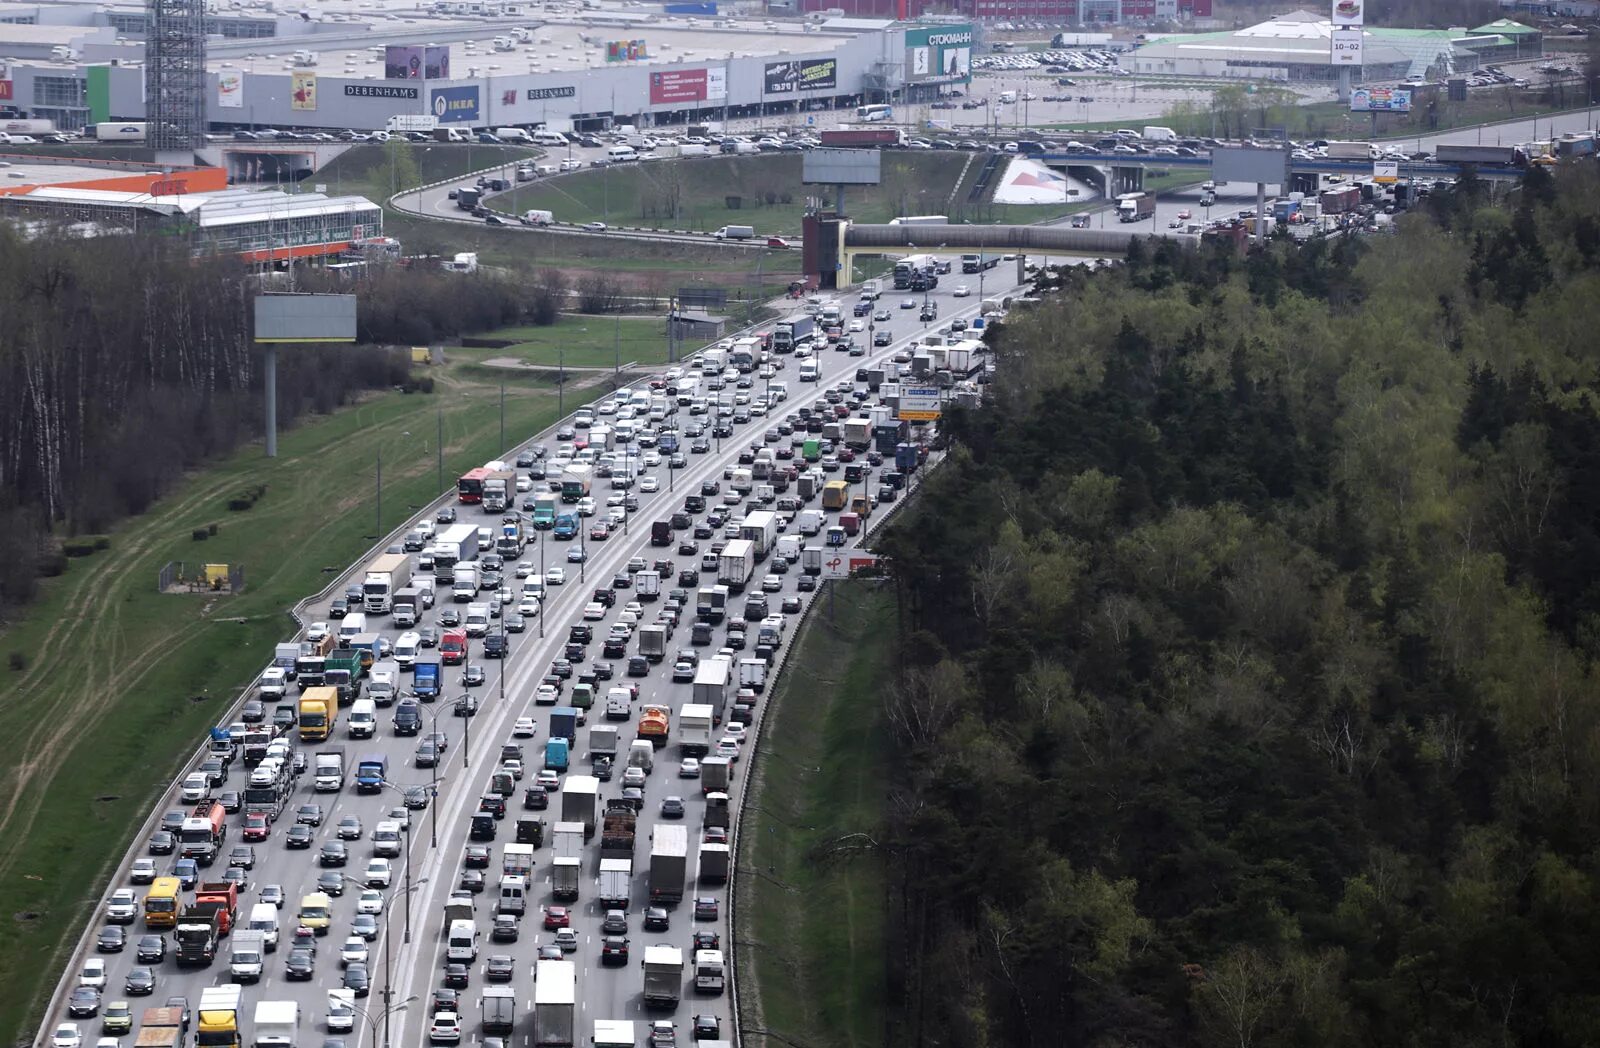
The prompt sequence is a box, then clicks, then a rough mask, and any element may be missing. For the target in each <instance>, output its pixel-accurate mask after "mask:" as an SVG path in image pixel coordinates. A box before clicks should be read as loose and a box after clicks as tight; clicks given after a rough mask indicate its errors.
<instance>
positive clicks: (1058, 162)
mask: <svg viewBox="0 0 1600 1048" xmlns="http://www.w3.org/2000/svg"><path fill="white" fill-rule="evenodd" d="M1030 159H1032V160H1037V161H1038V162H1039V163H1041V164H1045V165H1046V166H1048V167H1056V168H1072V167H1079V168H1083V167H1088V168H1094V169H1095V171H1096V172H1097V173H1099V174H1101V175H1102V176H1104V179H1103V181H1101V182H1100V187H1099V188H1100V190H1101V191H1102V192H1103V193H1105V195H1106V196H1116V195H1117V194H1118V193H1136V192H1138V191H1139V190H1141V189H1143V188H1144V174H1145V172H1146V171H1148V170H1149V169H1151V168H1157V169H1159V170H1163V171H1174V172H1180V171H1192V172H1193V173H1194V176H1195V180H1196V181H1203V180H1205V179H1209V178H1212V177H1213V175H1212V170H1211V157H1209V156H1151V155H1149V154H1145V153H1103V152H1082V151H1073V152H1055V153H1035V154H1033V155H1032V156H1031V157H1030ZM1399 164H1400V177H1401V178H1402V179H1407V178H1433V179H1455V178H1460V177H1461V176H1462V175H1463V174H1465V173H1466V172H1467V170H1468V169H1469V168H1470V169H1471V170H1472V172H1473V173H1474V174H1475V175H1476V176H1477V177H1478V178H1484V179H1492V180H1509V181H1514V180H1516V179H1520V178H1521V177H1522V176H1523V174H1524V173H1525V172H1524V171H1523V170H1522V169H1521V168H1515V167H1494V166H1492V165H1481V166H1480V165H1472V164H1438V163H1432V162H1428V161H1421V160H1402V161H1399ZM1289 175H1290V177H1291V178H1293V179H1295V180H1296V181H1299V180H1301V179H1304V180H1306V181H1307V182H1310V181H1311V180H1312V179H1313V178H1315V177H1316V176H1319V175H1343V176H1344V177H1346V178H1368V177H1371V175H1372V161H1370V160H1330V159H1322V158H1318V159H1315V160H1290V161H1289ZM1312 184H1313V185H1314V183H1312Z"/></svg>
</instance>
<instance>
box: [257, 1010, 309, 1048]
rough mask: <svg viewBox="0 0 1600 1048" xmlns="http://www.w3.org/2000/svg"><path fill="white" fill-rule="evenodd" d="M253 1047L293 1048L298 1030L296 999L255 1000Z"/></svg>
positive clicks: (298, 1012)
mask: <svg viewBox="0 0 1600 1048" xmlns="http://www.w3.org/2000/svg"><path fill="white" fill-rule="evenodd" d="M255 1031H256V1039H255V1048H295V1043H296V1040H297V1038H298V1036H299V1031H300V1004H299V1002H297V1001H257V1002H256V1022H255Z"/></svg>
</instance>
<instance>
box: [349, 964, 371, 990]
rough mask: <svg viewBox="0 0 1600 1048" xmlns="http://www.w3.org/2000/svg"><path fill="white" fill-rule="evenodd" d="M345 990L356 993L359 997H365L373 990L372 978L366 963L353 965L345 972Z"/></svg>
mask: <svg viewBox="0 0 1600 1048" xmlns="http://www.w3.org/2000/svg"><path fill="white" fill-rule="evenodd" d="M344 988H345V989H346V990H350V991H352V992H354V993H355V995H356V996H357V997H365V996H367V994H368V993H369V992H370V991H371V990H372V976H371V975H369V974H368V973H367V966H366V964H364V963H352V964H351V965H350V966H349V967H347V968H345V970H344Z"/></svg>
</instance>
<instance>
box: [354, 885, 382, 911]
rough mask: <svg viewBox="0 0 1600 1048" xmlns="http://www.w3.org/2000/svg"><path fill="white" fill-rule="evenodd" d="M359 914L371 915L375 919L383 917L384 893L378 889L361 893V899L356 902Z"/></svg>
mask: <svg viewBox="0 0 1600 1048" xmlns="http://www.w3.org/2000/svg"><path fill="white" fill-rule="evenodd" d="M356 912H357V913H370V914H372V916H374V917H381V916H382V915H383V893H382V892H380V891H379V890H378V889H376V888H367V889H365V890H364V891H362V893H361V898H360V899H358V900H356Z"/></svg>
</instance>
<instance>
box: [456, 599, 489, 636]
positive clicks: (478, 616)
mask: <svg viewBox="0 0 1600 1048" xmlns="http://www.w3.org/2000/svg"><path fill="white" fill-rule="evenodd" d="M462 625H464V626H465V627H466V630H467V636H469V637H482V636H484V635H485V634H487V633H488V632H489V605H487V604H468V605H467V617H466V619H465V620H464V621H463V623H462Z"/></svg>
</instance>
